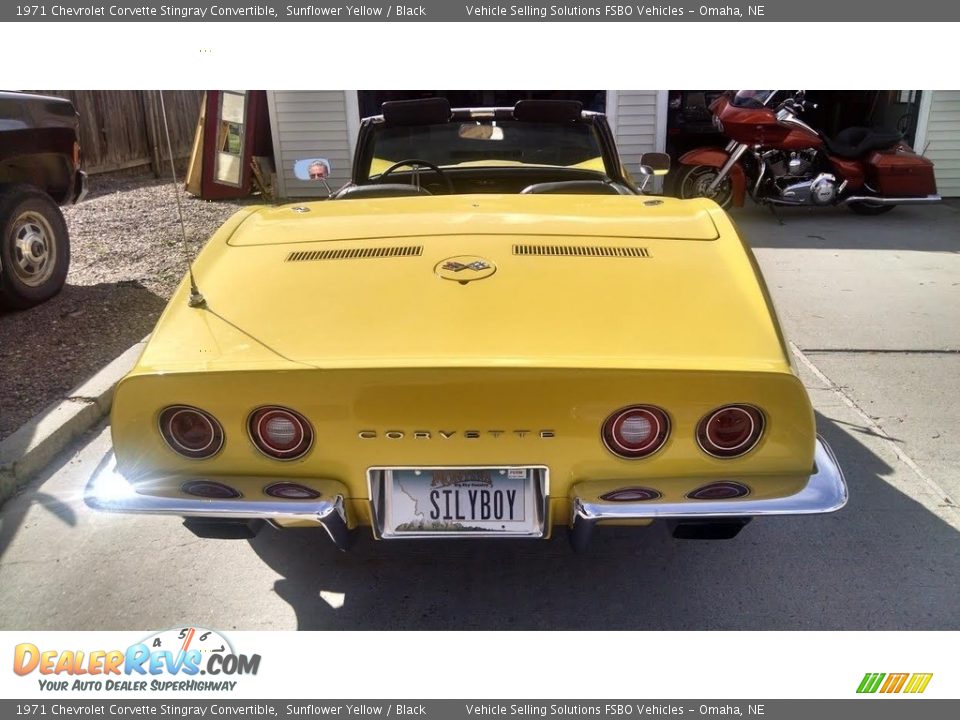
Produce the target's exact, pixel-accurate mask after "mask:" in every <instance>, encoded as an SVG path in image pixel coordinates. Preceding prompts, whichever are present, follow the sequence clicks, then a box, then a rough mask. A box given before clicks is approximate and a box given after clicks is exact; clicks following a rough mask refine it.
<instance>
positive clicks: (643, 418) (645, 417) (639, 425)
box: [602, 405, 670, 459]
mask: <svg viewBox="0 0 960 720" xmlns="http://www.w3.org/2000/svg"><path fill="white" fill-rule="evenodd" d="M669 434H670V418H669V417H668V416H667V414H666V413H665V412H664V411H663V410H661V409H660V408H657V407H653V406H652V405H633V406H631V407H628V408H623V409H622V410H617V412H615V413H614V414H613V415H611V416H610V417H608V418H607V420H606V422H604V423H603V433H602V435H603V444H604V445H606V446H607V449H608V450H609V451H610V452H612V453H613V454H614V455H619V456H620V457H622V458H630V459H634V458H642V457H646V456H648V455H652V454H653V453H655V452H656V451H657V450H659V449H660V448H661V447H662V446H663V443H665V442H666V440H667V436H668V435H669Z"/></svg>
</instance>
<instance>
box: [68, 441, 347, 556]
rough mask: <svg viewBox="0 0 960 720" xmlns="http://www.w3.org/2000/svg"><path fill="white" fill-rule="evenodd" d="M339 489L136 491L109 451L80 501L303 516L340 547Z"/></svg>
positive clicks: (153, 510)
mask: <svg viewBox="0 0 960 720" xmlns="http://www.w3.org/2000/svg"><path fill="white" fill-rule="evenodd" d="M156 480H159V481H161V482H164V483H171V484H175V485H176V486H177V487H180V485H181V484H183V482H185V481H188V480H210V481H212V482H221V483H226V484H227V485H230V486H231V487H233V486H232V485H231V484H230V483H231V480H233V478H231V477H220V476H210V477H207V476H200V475H195V476H194V475H191V476H179V475H177V476H175V475H169V476H165V477H164V476H161V477H157V478H156ZM345 496H346V489H345V488H344V490H343V492H342V493H339V494H337V495H334V496H331V497H329V498H324V499H310V500H280V499H276V500H272V499H271V500H249V499H245V498H242V497H241V498H231V499H205V498H185V497H180V498H176V497H165V496H162V495H146V494H143V493H139V492H137V490H136V489H135V488H134V486H133V485H132V484H131V483H130V481H128V480H127V479H126V478H125V477H123V475H121V474H120V473H119V472H118V471H117V464H116V458H115V457H114V455H113V453H111V454H110V455H109V456H108V458H106V462H105V463H103V466H102V468H101V469H99V470H98V472H96V473H94V475H93V477H92V478H91V479H90V482H89V483H88V484H87V487H86V489H85V491H84V497H83V499H84V502H85V503H86V504H87V506H88V507H90V508H92V509H93V510H99V511H102V512H115V513H144V514H149V515H176V516H179V517H205V518H214V519H221V520H287V521H308V522H313V523H318V524H320V525H322V526H323V528H324V529H325V530H326V531H327V534H328V535H329V536H330V539H331V540H332V541H333V542H334V543H335V544H336V546H337V547H338V548H340V549H341V550H346V549H347V548H348V547H349V545H350V542H349V540H350V538H349V522H348V519H347V508H346V502H345V499H344V498H345Z"/></svg>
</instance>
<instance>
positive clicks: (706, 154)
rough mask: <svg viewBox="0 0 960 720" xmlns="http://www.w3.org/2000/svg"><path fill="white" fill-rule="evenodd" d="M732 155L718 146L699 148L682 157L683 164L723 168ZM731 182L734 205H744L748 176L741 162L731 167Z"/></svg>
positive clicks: (681, 162)
mask: <svg viewBox="0 0 960 720" xmlns="http://www.w3.org/2000/svg"><path fill="white" fill-rule="evenodd" d="M729 159H730V156H729V155H728V154H727V153H725V152H724V151H723V150H718V149H717V148H697V149H695V150H691V151H690V152H688V153H686V154H684V155H682V156H681V157H680V164H681V165H707V166H709V167H715V168H722V167H723V166H724V163H726V162H727V160H729ZM729 176H730V183H731V186H732V190H733V197H732V202H733V206H734V207H743V202H744V199H745V198H746V191H747V176H746V175H745V174H744V172H743V167H742V166H741V165H740V163H734V165H733V167H732V168H730V173H729Z"/></svg>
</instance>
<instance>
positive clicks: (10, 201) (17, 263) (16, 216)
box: [0, 185, 70, 310]
mask: <svg viewBox="0 0 960 720" xmlns="http://www.w3.org/2000/svg"><path fill="white" fill-rule="evenodd" d="M69 265H70V235H69V233H68V232H67V223H66V221H65V220H64V219H63V213H62V212H60V208H59V207H58V206H57V204H56V203H55V202H54V201H53V198H51V197H50V196H49V195H47V194H46V193H45V192H42V191H41V190H38V189H37V188H35V187H31V186H29V185H14V186H11V187H7V188H5V189H4V190H2V191H0V306H2V307H6V308H10V309H14V310H23V309H26V308H28V307H31V306H33V305H37V304H38V303H42V302H43V301H44V300H49V299H50V298H52V297H53V296H54V295H56V294H57V293H58V292H60V289H61V288H62V287H63V283H64V281H65V280H66V279H67V269H68V267H69Z"/></svg>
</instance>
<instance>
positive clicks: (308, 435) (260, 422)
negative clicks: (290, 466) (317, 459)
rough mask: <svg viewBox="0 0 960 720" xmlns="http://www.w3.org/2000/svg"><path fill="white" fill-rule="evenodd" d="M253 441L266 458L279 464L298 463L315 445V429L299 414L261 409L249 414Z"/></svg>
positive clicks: (270, 408) (282, 410)
mask: <svg viewBox="0 0 960 720" xmlns="http://www.w3.org/2000/svg"><path fill="white" fill-rule="evenodd" d="M248 428H249V431H250V439H251V440H253V444H254V445H256V446H257V449H258V450H260V452H262V453H263V454H264V455H268V456H270V457H272V458H274V459H276V460H296V459H297V458H299V457H303V456H304V455H306V454H307V451H308V450H309V449H310V446H311V445H312V444H313V429H312V428H311V427H310V423H309V422H307V419H306V418H305V417H304V416H303V415H301V414H300V413H298V412H294V411H293V410H290V409H288V408H281V407H262V408H258V409H256V410H254V411H253V412H252V413H250V419H249V422H248Z"/></svg>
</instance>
